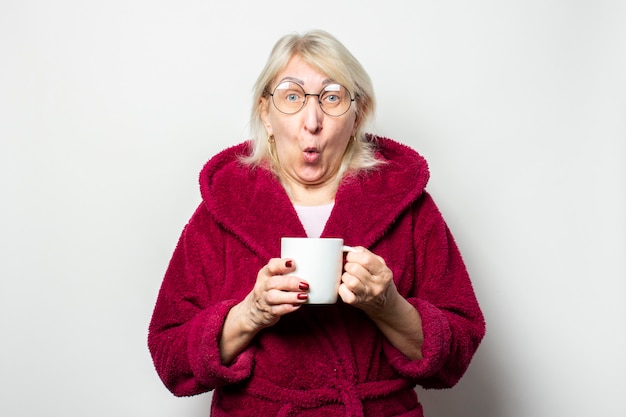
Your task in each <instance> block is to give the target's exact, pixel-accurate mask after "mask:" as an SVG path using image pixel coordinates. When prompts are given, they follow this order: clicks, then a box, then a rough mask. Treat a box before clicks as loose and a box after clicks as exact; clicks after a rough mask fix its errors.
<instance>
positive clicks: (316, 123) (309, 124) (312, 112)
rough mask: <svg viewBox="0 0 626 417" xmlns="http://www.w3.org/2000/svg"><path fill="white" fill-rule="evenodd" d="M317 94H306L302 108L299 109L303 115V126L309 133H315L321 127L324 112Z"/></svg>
mask: <svg viewBox="0 0 626 417" xmlns="http://www.w3.org/2000/svg"><path fill="white" fill-rule="evenodd" d="M319 100H320V99H319V96H318V95H317V94H307V97H306V102H305V103H304V108H303V109H302V110H301V112H302V116H303V117H304V127H305V128H306V130H307V131H309V132H311V133H317V132H318V131H319V130H320V129H321V128H322V120H323V119H324V112H323V111H322V108H321V107H320V103H319Z"/></svg>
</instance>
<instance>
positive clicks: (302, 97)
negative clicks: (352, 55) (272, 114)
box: [270, 81, 354, 117]
mask: <svg viewBox="0 0 626 417" xmlns="http://www.w3.org/2000/svg"><path fill="white" fill-rule="evenodd" d="M270 96H272V102H273V103H274V106H276V109H278V111H279V112H281V113H285V114H294V113H298V112H299V111H300V110H302V108H303V107H304V106H305V105H306V101H307V97H309V96H316V97H317V102H318V103H319V105H320V108H321V109H322V111H323V112H324V113H326V114H327V115H329V116H335V117H337V116H341V115H343V114H345V113H346V112H347V111H348V109H350V105H351V104H352V102H353V101H354V99H353V98H352V96H351V95H350V92H349V91H348V89H347V88H346V87H344V86H343V85H341V84H328V85H327V86H325V87H324V88H322V90H321V91H320V92H319V93H318V94H309V93H305V92H304V89H303V88H302V86H301V85H300V84H297V83H294V82H292V81H285V82H282V83H280V84H278V85H277V86H276V88H275V89H274V92H273V93H271V94H270Z"/></svg>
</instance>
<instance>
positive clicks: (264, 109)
mask: <svg viewBox="0 0 626 417" xmlns="http://www.w3.org/2000/svg"><path fill="white" fill-rule="evenodd" d="M259 114H260V115H261V120H262V121H263V126H265V130H266V131H267V136H272V135H273V134H274V130H273V129H272V124H271V123H270V117H269V101H268V100H267V99H266V98H265V97H262V98H261V100H260V102H259Z"/></svg>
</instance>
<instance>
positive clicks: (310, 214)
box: [293, 202, 335, 237]
mask: <svg viewBox="0 0 626 417" xmlns="http://www.w3.org/2000/svg"><path fill="white" fill-rule="evenodd" d="M334 206H335V203H334V202H332V203H330V204H324V205H322V206H296V205H294V206H293V207H294V208H295V209H296V213H298V217H299V218H300V222H301V223H302V226H304V230H305V231H306V235H307V236H308V237H320V236H321V235H322V232H323V231H324V226H326V222H327V221H328V218H329V217H330V212H331V211H333V207H334Z"/></svg>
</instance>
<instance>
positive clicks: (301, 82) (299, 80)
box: [278, 77, 335, 87]
mask: <svg viewBox="0 0 626 417" xmlns="http://www.w3.org/2000/svg"><path fill="white" fill-rule="evenodd" d="M285 81H292V82H294V83H296V84H300V85H301V86H303V87H304V81H302V80H301V79H299V78H296V77H283V79H282V80H280V81H279V82H278V84H279V85H280V84H282V83H284V82H285ZM333 83H335V81H333V80H331V79H330V78H326V79H325V80H323V81H322V85H323V86H327V85H328V84H333Z"/></svg>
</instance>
